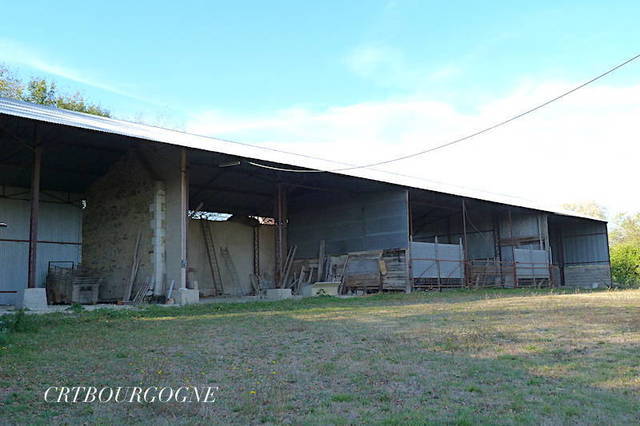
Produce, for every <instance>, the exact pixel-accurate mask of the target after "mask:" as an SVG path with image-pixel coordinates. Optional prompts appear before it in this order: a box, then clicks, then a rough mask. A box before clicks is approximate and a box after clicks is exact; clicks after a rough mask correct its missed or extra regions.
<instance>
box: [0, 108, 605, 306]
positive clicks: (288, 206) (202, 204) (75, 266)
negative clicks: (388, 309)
mask: <svg viewBox="0 0 640 426" xmlns="http://www.w3.org/2000/svg"><path fill="white" fill-rule="evenodd" d="M278 169H295V170H299V171H300V172H299V173H298V172H291V171H283V170H278ZM310 170H320V171H323V170H324V172H305V171H310ZM0 222H2V223H5V224H6V225H7V226H5V227H0V304H16V305H17V306H31V307H37V306H38V304H42V301H43V300H44V297H45V290H44V288H45V287H47V293H46V294H47V296H48V299H49V300H48V301H49V303H56V302H69V301H93V302H95V301H100V302H116V301H122V300H125V301H129V300H135V299H136V296H140V297H144V296H146V295H147V294H148V295H149V296H150V295H151V294H153V297H155V298H157V299H158V300H161V299H164V298H167V297H170V298H173V299H175V300H176V301H177V302H178V303H191V302H195V301H197V300H198V299H199V297H207V296H221V295H234V296H247V295H257V294H260V293H261V292H262V291H263V290H265V289H269V288H291V289H293V291H294V292H302V290H303V288H304V287H305V286H307V285H310V284H312V283H314V282H318V281H324V282H335V283H340V284H339V288H340V291H341V292H350V293H353V292H356V293H358V292H371V291H412V290H415V289H441V288H451V287H462V286H464V287H472V288H475V287H519V286H536V287H539V286H588V287H592V286H603V285H608V284H610V283H611V275H610V263H609V253H608V244H607V228H606V223H605V222H603V221H600V220H596V219H593V218H588V217H583V216H580V215H577V214H575V213H569V212H564V211H558V210H556V209H552V208H548V207H545V206H542V205H538V204H536V203H533V202H528V201H523V200H519V199H511V198H507V197H501V196H496V195H492V194H481V193H476V192H473V191H469V190H465V189H460V188H452V187H448V186H446V185H443V184H438V183H433V182H429V181H425V180H422V179H420V178H416V177H410V176H404V175H400V174H393V173H388V172H384V171H381V170H376V169H375V168H359V169H357V168H356V169H350V168H349V167H348V165H344V164H341V163H336V162H332V161H326V160H319V159H315V158H311V157H307V156H302V155H296V154H292V153H287V152H282V151H278V150H274V149H269V148H264V147H257V146H250V145H245V144H240V143H235V142H230V141H224V140H220V139H215V138H207V137H203V136H197V135H192V134H187V133H183V132H178V131H172V130H167V129H161V128H157V127H152V126H146V125H142V124H136V123H130V122H125V121H119V120H113V119H109V118H102V117H96V116H90V115H86V114H81V113H76V112H70V111H64V110H60V109H55V108H50V107H44V106H38V105H32V104H27V103H23V102H19V101H14V100H8V99H0Z"/></svg>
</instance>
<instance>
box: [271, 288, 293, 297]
mask: <svg viewBox="0 0 640 426" xmlns="http://www.w3.org/2000/svg"><path fill="white" fill-rule="evenodd" d="M266 297H267V299H269V300H282V299H290V298H291V289H290V288H268V289H267V293H266Z"/></svg>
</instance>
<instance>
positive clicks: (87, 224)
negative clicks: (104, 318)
mask: <svg viewBox="0 0 640 426" xmlns="http://www.w3.org/2000/svg"><path fill="white" fill-rule="evenodd" d="M155 188H156V184H155V181H154V180H153V179H152V178H151V177H150V176H149V174H148V173H147V172H146V171H145V168H144V167H143V166H142V165H141V164H140V161H139V160H138V158H137V157H136V155H135V154H133V153H131V152H130V153H128V154H126V155H125V156H124V157H123V158H121V159H120V160H119V161H118V162H117V163H116V164H114V166H113V167H112V168H111V169H110V170H109V171H108V172H107V174H106V175H104V176H102V177H101V178H100V179H99V180H97V181H96V182H95V183H94V184H93V185H92V186H91V188H90V189H89V191H88V192H87V207H86V209H85V214H84V222H83V228H82V237H83V238H82V239H83V243H84V244H83V256H82V257H83V265H84V266H86V267H89V268H91V269H93V270H95V271H96V272H97V273H99V274H100V275H102V276H103V277H104V279H105V281H104V284H103V285H102V286H101V289H100V299H101V300H115V299H122V297H123V295H124V291H125V288H126V287H125V286H126V284H127V283H128V280H129V276H130V271H131V263H132V259H133V253H134V249H135V244H136V239H137V236H138V234H139V233H140V235H141V240H140V248H139V255H140V257H141V262H140V269H139V271H138V280H144V279H147V278H151V277H152V276H153V273H154V259H153V248H154V244H153V227H152V222H153V217H154V216H153V214H154V213H153V211H152V209H151V208H150V207H151V206H153V202H154V194H155V192H154V191H155Z"/></svg>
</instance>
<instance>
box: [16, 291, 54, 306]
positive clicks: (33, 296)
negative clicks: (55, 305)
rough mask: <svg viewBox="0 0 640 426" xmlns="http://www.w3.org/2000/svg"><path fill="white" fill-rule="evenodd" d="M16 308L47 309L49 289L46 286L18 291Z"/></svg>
mask: <svg viewBox="0 0 640 426" xmlns="http://www.w3.org/2000/svg"><path fill="white" fill-rule="evenodd" d="M16 309H29V310H31V311H43V310H46V309H47V291H46V289H44V288H25V289H23V290H20V291H18V297H17V298H16Z"/></svg>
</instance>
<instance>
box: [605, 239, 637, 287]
mask: <svg viewBox="0 0 640 426" xmlns="http://www.w3.org/2000/svg"><path fill="white" fill-rule="evenodd" d="M611 275H612V276H613V281H614V282H615V283H616V284H619V285H621V286H623V287H635V286H638V285H640V247H639V246H636V245H634V244H619V245H615V246H613V247H611Z"/></svg>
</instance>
